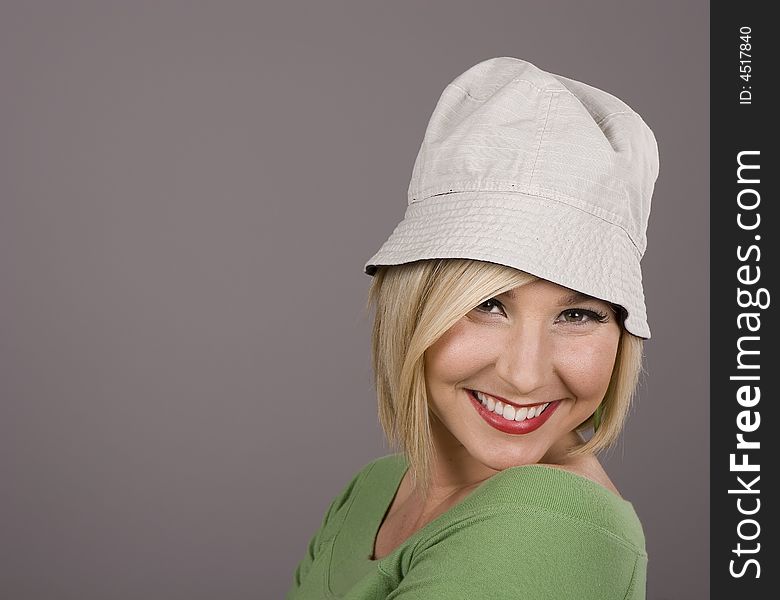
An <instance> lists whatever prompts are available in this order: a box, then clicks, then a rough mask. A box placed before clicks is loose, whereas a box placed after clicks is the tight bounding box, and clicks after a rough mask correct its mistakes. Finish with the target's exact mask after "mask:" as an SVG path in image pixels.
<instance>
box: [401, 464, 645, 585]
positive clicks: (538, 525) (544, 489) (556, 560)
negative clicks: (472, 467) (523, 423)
mask: <svg viewBox="0 0 780 600" xmlns="http://www.w3.org/2000/svg"><path fill="white" fill-rule="evenodd" d="M416 538H417V539H415V543H414V544H412V548H411V553H410V554H409V559H408V562H401V566H400V567H399V568H398V570H397V572H395V571H393V570H392V568H388V572H390V573H393V574H395V575H397V579H398V584H399V587H400V588H406V587H408V588H409V589H414V590H415V591H419V590H424V591H426V593H427V592H430V593H427V596H426V597H430V598H438V597H442V598H443V597H448V596H447V595H446V594H445V593H444V592H446V591H447V590H449V591H451V592H452V594H457V595H458V597H488V596H489V597H495V598H510V597H512V598H514V597H521V596H524V595H527V594H530V595H532V596H533V597H534V598H575V597H576V598H582V599H591V598H592V599H596V598H598V599H600V600H604V599H606V598H643V597H644V595H643V592H642V590H643V589H644V581H645V570H646V564H647V553H646V550H645V542H644V535H643V533H642V528H641V525H640V523H639V520H638V519H637V517H636V514H635V513H634V511H633V507H632V506H631V504H630V503H629V502H627V501H626V500H624V499H622V498H620V497H619V496H617V495H616V494H614V493H613V492H611V491H610V490H608V489H606V488H605V487H603V486H602V485H601V484H599V483H597V482H595V481H593V480H592V479H590V478H588V477H584V476H583V475H581V474H579V473H575V472H572V471H571V470H567V469H562V468H556V467H552V466H547V465H538V464H535V465H527V466H518V467H510V468H509V469H505V470H503V471H501V472H499V473H497V474H496V475H494V476H493V477H491V478H490V479H488V480H486V481H485V482H483V484H482V485H480V487H478V488H477V489H476V490H475V491H474V492H473V493H472V494H471V495H470V496H468V497H467V498H466V499H465V500H464V501H463V502H462V503H461V504H459V505H457V506H456V507H455V508H454V509H452V510H450V511H448V513H447V514H445V515H443V516H442V517H440V518H439V519H437V520H436V521H434V522H432V523H430V524H429V525H428V526H427V527H426V528H425V529H423V530H422V532H420V535H419V536H416ZM439 573H441V574H442V575H441V580H439V579H437V578H436V577H437V576H434V575H433V574H439ZM511 573H518V576H517V577H509V576H508V574H511ZM426 586H428V587H426ZM440 588H441V589H440ZM439 592H442V593H439ZM437 594H438V595H437Z"/></svg>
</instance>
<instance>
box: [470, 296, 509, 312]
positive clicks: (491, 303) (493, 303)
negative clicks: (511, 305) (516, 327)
mask: <svg viewBox="0 0 780 600" xmlns="http://www.w3.org/2000/svg"><path fill="white" fill-rule="evenodd" d="M486 307H487V308H486ZM495 308H498V309H499V310H498V311H496V310H495ZM475 310H478V311H479V312H483V313H490V314H494V315H496V314H501V313H503V312H504V307H503V305H502V304H501V302H499V301H498V300H496V299H495V298H488V299H487V300H485V301H484V302H483V303H482V304H480V305H479V306H477V308H476V309H475Z"/></svg>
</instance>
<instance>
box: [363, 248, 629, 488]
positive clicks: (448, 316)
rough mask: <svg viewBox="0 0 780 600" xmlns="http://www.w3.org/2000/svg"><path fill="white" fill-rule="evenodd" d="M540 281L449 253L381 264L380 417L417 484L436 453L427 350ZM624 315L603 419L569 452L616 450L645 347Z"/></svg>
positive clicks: (376, 357)
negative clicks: (471, 316) (479, 309)
mask: <svg viewBox="0 0 780 600" xmlns="http://www.w3.org/2000/svg"><path fill="white" fill-rule="evenodd" d="M537 279H539V278H538V277H536V276H535V275H531V274H529V273H525V272H523V271H519V270H517V269H513V268H510V267H506V266H503V265H498V264H495V263H490V262H484V261H478V260H465V259H449V258H448V259H429V260H418V261H414V262H411V263H406V264H402V265H391V266H382V267H379V268H378V269H377V271H376V273H375V274H374V277H373V281H372V282H371V287H370V289H369V293H368V303H367V305H366V308H367V310H370V309H371V308H372V307H373V308H374V309H375V314H374V322H373V330H372V337H371V351H372V352H371V354H372V366H373V370H374V383H375V387H376V393H377V401H378V405H379V421H380V424H381V426H382V429H383V431H384V433H385V437H386V438H387V440H388V442H389V443H390V445H391V446H392V447H394V448H395V449H396V450H400V451H402V452H403V453H404V454H405V455H406V459H407V461H408V463H409V471H410V473H411V476H412V482H413V486H414V487H418V486H419V487H420V488H421V489H426V488H427V487H428V485H429V483H430V475H431V472H430V469H431V461H432V458H433V454H434V452H435V449H434V447H433V442H432V438H431V429H430V421H429V417H430V415H429V407H428V398H427V393H426V387H425V372H424V353H425V351H426V350H427V349H428V348H429V347H430V346H431V345H432V344H433V343H434V342H436V340H437V339H439V337H440V336H441V335H442V334H444V333H445V332H446V331H447V330H448V329H449V328H450V327H452V326H453V325H454V324H455V323H456V322H457V321H458V320H459V319H461V318H462V317H463V316H464V315H465V314H467V313H468V312H469V311H471V310H472V309H474V308H475V307H476V306H479V305H480V304H481V303H482V302H484V301H485V300H487V299H489V298H491V297H493V296H496V295H498V294H501V293H502V292H505V291H507V290H510V289H512V288H515V287H518V286H521V285H525V284H528V283H531V282H533V281H536V280H537ZM614 307H615V308H616V309H618V310H619V311H622V308H620V307H617V306H614ZM621 315H622V317H623V318H624V317H625V311H622V313H621ZM623 318H620V319H618V320H619V322H620V328H621V334H620V340H619V342H618V348H617V355H616V358H615V366H614V368H613V371H612V377H611V379H610V382H609V386H608V388H607V391H606V393H605V395H604V399H603V401H602V403H601V407H602V416H601V423H600V425H599V427H598V430H597V431H596V432H595V433H594V434H593V437H591V439H590V440H589V441H587V442H586V443H584V444H582V445H580V446H577V447H575V448H572V449H570V451H569V454H570V456H576V455H582V454H588V453H595V452H599V451H601V450H603V449H605V448H608V447H610V446H611V445H613V444H614V443H615V441H616V440H617V438H618V436H619V435H620V432H621V430H622V428H623V422H624V421H625V418H626V415H627V413H628V410H629V407H630V405H631V401H632V399H633V397H634V394H635V391H636V387H637V383H638V381H639V376H640V372H641V371H642V348H643V340H642V338H640V337H637V336H635V335H633V334H631V333H629V332H628V331H627V330H626V329H625V327H624V326H623ZM592 421H593V417H592V416H591V417H589V418H588V419H587V420H585V421H584V422H583V423H582V424H580V425H579V426H578V427H577V429H576V430H577V431H580V430H585V429H588V428H589V427H591V426H592V424H593V423H592Z"/></svg>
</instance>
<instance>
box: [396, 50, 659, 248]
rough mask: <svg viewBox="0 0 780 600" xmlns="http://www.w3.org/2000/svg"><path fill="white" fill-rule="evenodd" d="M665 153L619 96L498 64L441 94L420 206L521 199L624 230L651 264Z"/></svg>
mask: <svg viewBox="0 0 780 600" xmlns="http://www.w3.org/2000/svg"><path fill="white" fill-rule="evenodd" d="M657 177H658V147H657V143H656V140H655V136H654V135H653V132H652V131H651V129H650V128H649V127H648V126H647V125H646V124H645V122H644V121H643V119H642V118H641V117H640V116H639V115H638V114H637V113H636V112H635V111H634V110H632V109H631V107H629V106H628V105H627V104H626V103H625V102H623V101H622V100H620V99H618V98H616V97H615V96H613V95H611V94H609V93H607V92H604V91H602V90H599V89H597V88H594V87H592V86H589V85H586V84H584V83H581V82H579V81H574V80H571V79H567V78H565V77H562V76H559V75H553V74H551V73H547V72H545V71H542V70H541V69H539V68H537V67H536V66H534V65H533V64H531V63H529V62H527V61H524V60H520V59H517V58H511V57H501V58H492V59H489V60H485V61H483V62H480V63H478V64H476V65H474V66H473V67H471V68H470V69H469V70H468V71H466V72H465V73H463V74H461V75H459V76H458V77H457V78H456V79H454V80H453V81H452V82H451V83H450V84H449V85H447V87H446V88H445V90H444V92H443V93H442V94H441V97H440V98H439V101H438V103H437V105H436V108H435V109H434V112H433V114H432V115H431V118H430V120H429V122H428V127H427V129H426V132H425V136H424V138H423V142H422V145H421V146H420V150H419V152H418V154H417V159H416V161H415V164H414V169H413V172H412V178H411V181H410V184H409V190H408V202H409V205H412V204H414V203H416V202H419V201H421V200H425V199H426V198H430V197H432V196H436V195H439V194H447V193H451V192H467V191H486V192H490V191H493V192H518V193H523V194H527V195H532V196H538V197H541V198H546V199H549V200H551V201H555V202H562V203H565V204H567V205H569V206H571V207H573V208H574V209H577V210H582V211H585V212H588V213H590V214H591V215H594V216H596V217H599V218H601V219H604V220H605V221H607V222H609V223H611V224H612V225H615V226H617V227H620V228H622V229H623V230H624V231H625V232H626V234H627V235H628V237H629V238H630V240H631V242H632V243H633V245H634V247H635V248H636V251H637V253H638V254H639V256H640V257H641V256H642V255H643V254H644V252H645V248H646V245H647V238H646V231H647V223H648V218H649V214H650V203H651V198H652V194H653V188H654V186H655V181H656V179H657Z"/></svg>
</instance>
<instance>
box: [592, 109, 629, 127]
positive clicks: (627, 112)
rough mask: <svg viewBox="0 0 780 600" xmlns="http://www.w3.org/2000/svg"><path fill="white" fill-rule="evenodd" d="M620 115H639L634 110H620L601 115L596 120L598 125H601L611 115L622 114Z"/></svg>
mask: <svg viewBox="0 0 780 600" xmlns="http://www.w3.org/2000/svg"><path fill="white" fill-rule="evenodd" d="M620 115H630V116H636V117H638V116H639V115H638V114H637V113H635V112H634V111H633V110H619V111H617V112H613V113H609V114H608V115H605V116H603V117H601V118H600V119H599V120H598V121H596V125H601V124H602V123H603V122H604V121H606V120H607V119H609V118H610V117H617V116H620Z"/></svg>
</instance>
